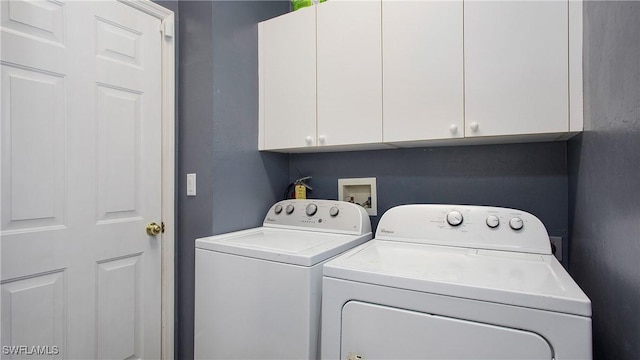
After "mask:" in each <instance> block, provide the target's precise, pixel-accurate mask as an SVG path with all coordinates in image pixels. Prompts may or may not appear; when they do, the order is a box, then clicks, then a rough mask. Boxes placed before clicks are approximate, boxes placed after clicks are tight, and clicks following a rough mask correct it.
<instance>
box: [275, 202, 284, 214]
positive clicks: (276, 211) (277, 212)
mask: <svg viewBox="0 0 640 360" xmlns="http://www.w3.org/2000/svg"><path fill="white" fill-rule="evenodd" d="M273 212H275V213H276V214H280V213H281V212H282V205H280V204H278V205H276V207H275V208H274V209H273Z"/></svg>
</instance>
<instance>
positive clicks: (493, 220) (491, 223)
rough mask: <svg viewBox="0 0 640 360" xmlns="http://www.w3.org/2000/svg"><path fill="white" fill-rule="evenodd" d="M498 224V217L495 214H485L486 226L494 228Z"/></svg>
mask: <svg viewBox="0 0 640 360" xmlns="http://www.w3.org/2000/svg"><path fill="white" fill-rule="evenodd" d="M498 225H500V219H498V217H497V216H495V215H489V216H487V226H488V227H490V228H492V229H495V228H497V227H498Z"/></svg>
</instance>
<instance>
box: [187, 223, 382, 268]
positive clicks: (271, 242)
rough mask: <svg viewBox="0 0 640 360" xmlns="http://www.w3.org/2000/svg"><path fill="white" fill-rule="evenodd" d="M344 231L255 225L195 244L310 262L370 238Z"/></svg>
mask: <svg viewBox="0 0 640 360" xmlns="http://www.w3.org/2000/svg"><path fill="white" fill-rule="evenodd" d="M371 237H372V234H371V233H370V232H369V233H368V234H364V235H357V236H356V235H345V234H331V233H321V232H315V231H303V230H290V229H277V228H269V227H258V228H254V229H249V230H243V231H236V232H232V233H227V234H222V235H216V236H210V237H206V238H201V239H197V240H196V248H199V249H203V250H212V251H218V252H223V253H228V254H233V255H240V256H246V257H251V258H256V259H263V260H269V261H276V262H281V263H287V264H292V265H300V266H313V265H315V264H317V263H319V262H322V261H324V260H327V259H329V258H331V257H333V256H335V255H338V254H340V253H342V252H344V251H346V250H348V249H350V248H352V247H354V246H357V245H360V244H362V243H364V242H365V241H367V240H370V239H371Z"/></svg>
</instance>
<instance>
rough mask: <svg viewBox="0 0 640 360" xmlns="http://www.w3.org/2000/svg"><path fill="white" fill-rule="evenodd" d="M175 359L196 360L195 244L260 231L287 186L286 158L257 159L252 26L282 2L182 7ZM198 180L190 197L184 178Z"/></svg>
mask: <svg viewBox="0 0 640 360" xmlns="http://www.w3.org/2000/svg"><path fill="white" fill-rule="evenodd" d="M178 6H179V15H180V19H179V30H178V33H179V38H180V39H179V40H180V41H179V46H180V48H179V54H180V55H179V82H178V94H179V104H180V105H179V113H178V133H179V136H178V147H177V148H178V150H177V151H178V174H177V176H178V181H177V184H178V185H177V189H176V191H177V203H178V236H177V245H176V248H177V249H176V252H177V255H176V256H177V258H176V260H177V269H176V272H177V275H176V278H177V280H176V317H177V319H176V321H177V323H176V358H177V359H192V358H193V319H194V312H193V310H194V300H193V296H194V256H195V255H194V254H195V250H194V241H195V239H196V238H198V237H202V236H208V235H213V234H219V233H222V232H227V231H233V230H239V229H244V228H248V227H254V226H259V225H260V224H261V223H262V218H263V217H264V214H265V213H266V211H267V208H268V207H269V206H270V205H271V204H272V203H273V202H274V201H275V200H276V199H277V198H278V197H279V196H280V194H281V192H282V188H283V187H284V186H286V185H287V181H288V167H287V159H288V157H287V156H286V155H282V154H260V153H258V151H257V143H258V130H257V119H258V98H257V96H258V85H257V79H258V76H257V69H258V57H257V49H258V43H257V39H258V37H257V35H258V33H257V31H258V30H257V23H258V22H259V21H262V20H265V19H268V18H271V17H274V16H277V15H279V14H282V13H284V12H287V11H288V10H289V3H288V2H286V1H280V2H273V1H216V2H210V1H179V2H178ZM187 173H196V174H197V185H198V186H197V196H196V197H187V196H185V194H186V185H185V180H186V174H187Z"/></svg>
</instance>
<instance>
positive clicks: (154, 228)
mask: <svg viewBox="0 0 640 360" xmlns="http://www.w3.org/2000/svg"><path fill="white" fill-rule="evenodd" d="M161 232H162V226H160V225H158V224H156V223H154V222H152V223H149V224H147V235H149V236H156V235H158V234H160V233H161Z"/></svg>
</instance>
